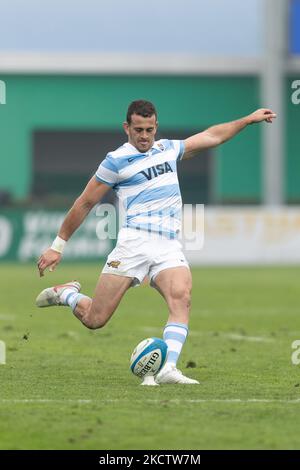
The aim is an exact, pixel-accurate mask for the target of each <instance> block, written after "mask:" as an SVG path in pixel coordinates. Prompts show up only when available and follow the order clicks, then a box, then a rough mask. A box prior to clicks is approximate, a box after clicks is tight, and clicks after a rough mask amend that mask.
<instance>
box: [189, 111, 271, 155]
mask: <svg viewBox="0 0 300 470" xmlns="http://www.w3.org/2000/svg"><path fill="white" fill-rule="evenodd" d="M275 118H276V114H275V113H274V112H273V111H272V110H271V109H265V108H263V109H258V110H257V111H255V112H254V113H252V114H249V115H248V116H245V117H243V118H241V119H238V120H237V121H232V122H226V123H224V124H219V125H217V126H213V127H209V128H208V129H206V130H205V131H203V132H200V133H199V134H195V135H193V136H191V137H189V138H188V139H186V140H185V141H184V144H185V152H184V155H183V158H184V159H185V158H191V157H193V156H194V155H196V154H197V153H199V152H200V151H201V150H205V149H208V148H211V147H216V146H217V145H220V144H223V143H224V142H226V141H227V140H229V139H231V138H232V137H234V136H235V135H236V134H238V133H239V132H240V131H241V130H243V129H244V128H245V127H247V126H248V125H249V124H254V123H257V122H262V121H265V122H268V123H272V121H273V119H275Z"/></svg>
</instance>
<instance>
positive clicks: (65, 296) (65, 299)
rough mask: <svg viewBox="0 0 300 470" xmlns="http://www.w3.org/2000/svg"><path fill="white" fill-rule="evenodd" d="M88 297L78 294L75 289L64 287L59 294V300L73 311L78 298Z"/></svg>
mask: <svg viewBox="0 0 300 470" xmlns="http://www.w3.org/2000/svg"><path fill="white" fill-rule="evenodd" d="M83 298H87V299H89V297H88V296H87V295H83V294H79V293H78V291H77V289H71V288H70V289H69V288H68V289H65V290H64V291H63V293H62V294H61V296H60V300H61V302H62V303H63V304H64V305H69V306H70V307H71V309H72V310H73V311H74V310H75V308H76V306H77V304H78V302H79V300H81V299H83Z"/></svg>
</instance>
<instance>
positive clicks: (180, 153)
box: [177, 140, 185, 160]
mask: <svg viewBox="0 0 300 470" xmlns="http://www.w3.org/2000/svg"><path fill="white" fill-rule="evenodd" d="M184 151H185V145H184V142H183V140H181V141H180V150H179V154H178V157H177V160H181V159H182V157H183V154H184Z"/></svg>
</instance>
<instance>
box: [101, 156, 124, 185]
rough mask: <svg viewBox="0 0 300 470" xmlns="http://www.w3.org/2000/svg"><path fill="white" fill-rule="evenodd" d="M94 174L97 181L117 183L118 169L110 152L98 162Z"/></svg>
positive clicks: (109, 183) (110, 183)
mask: <svg viewBox="0 0 300 470" xmlns="http://www.w3.org/2000/svg"><path fill="white" fill-rule="evenodd" d="M95 176H96V179H97V181H100V182H101V183H105V184H107V185H108V186H114V185H115V184H117V183H118V181H119V173H118V169H117V167H116V164H115V162H114V159H113V158H112V156H111V155H110V154H108V155H106V157H105V159H104V160H103V161H102V162H101V163H100V165H99V167H98V170H97V171H96V174H95Z"/></svg>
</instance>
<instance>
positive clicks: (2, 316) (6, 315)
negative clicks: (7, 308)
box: [0, 313, 16, 321]
mask: <svg viewBox="0 0 300 470" xmlns="http://www.w3.org/2000/svg"><path fill="white" fill-rule="evenodd" d="M15 319H16V316H15V315H11V314H9V313H0V320H5V321H7V320H8V321H14V320H15Z"/></svg>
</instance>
